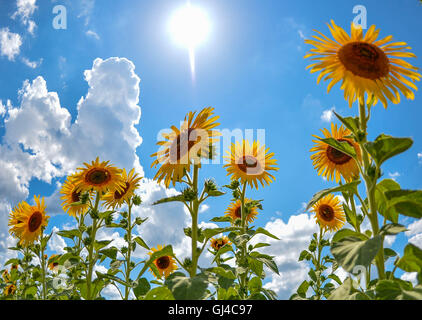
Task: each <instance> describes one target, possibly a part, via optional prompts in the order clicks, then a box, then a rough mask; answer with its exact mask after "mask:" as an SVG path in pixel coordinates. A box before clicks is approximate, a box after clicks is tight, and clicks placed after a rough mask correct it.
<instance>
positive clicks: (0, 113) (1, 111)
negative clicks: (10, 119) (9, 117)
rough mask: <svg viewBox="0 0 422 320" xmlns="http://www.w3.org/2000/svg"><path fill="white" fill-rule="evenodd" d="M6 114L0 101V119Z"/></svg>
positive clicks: (4, 107)
mask: <svg viewBox="0 0 422 320" xmlns="http://www.w3.org/2000/svg"><path fill="white" fill-rule="evenodd" d="M5 114H6V106H5V105H4V104H3V101H1V100H0V117H3V116H4V115H5Z"/></svg>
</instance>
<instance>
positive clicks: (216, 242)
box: [210, 236, 231, 251]
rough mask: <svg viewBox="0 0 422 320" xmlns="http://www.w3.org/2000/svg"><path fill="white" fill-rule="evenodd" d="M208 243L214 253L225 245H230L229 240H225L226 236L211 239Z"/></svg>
mask: <svg viewBox="0 0 422 320" xmlns="http://www.w3.org/2000/svg"><path fill="white" fill-rule="evenodd" d="M210 242H211V248H213V249H214V250H215V251H218V250H220V249H221V248H222V247H224V246H225V245H230V244H231V242H230V240H229V238H227V237H226V236H223V237H222V238H212V239H211V240H210Z"/></svg>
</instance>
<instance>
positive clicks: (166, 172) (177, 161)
mask: <svg viewBox="0 0 422 320" xmlns="http://www.w3.org/2000/svg"><path fill="white" fill-rule="evenodd" d="M195 115H196V112H189V113H188V114H187V115H186V117H185V120H184V122H183V123H182V125H181V128H180V130H179V129H178V128H176V127H175V126H172V127H171V129H172V132H170V133H163V138H164V141H159V142H158V143H157V145H159V146H161V150H160V151H158V152H157V153H154V154H152V155H151V157H156V159H155V160H154V162H153V163H152V166H151V167H156V166H157V165H159V164H161V167H160V169H159V170H158V172H157V174H156V175H155V177H154V179H155V180H157V182H158V183H160V182H161V181H164V184H165V185H166V186H167V187H169V185H170V182H172V183H173V186H174V185H175V184H176V182H179V181H180V180H181V179H182V177H183V176H184V175H185V172H189V171H190V167H191V163H192V162H194V163H195V164H198V165H200V159H201V158H208V157H210V152H211V149H212V145H213V144H214V142H215V141H216V139H217V136H219V135H220V133H219V132H217V131H216V130H212V129H214V128H215V127H217V126H218V125H219V123H217V122H216V121H217V120H218V118H219V116H213V115H214V108H211V107H208V108H205V109H203V110H202V111H201V112H200V113H198V115H197V116H195Z"/></svg>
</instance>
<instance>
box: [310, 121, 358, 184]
mask: <svg viewBox="0 0 422 320" xmlns="http://www.w3.org/2000/svg"><path fill="white" fill-rule="evenodd" d="M321 131H322V133H323V134H324V137H325V138H334V139H336V140H337V141H339V142H347V143H348V144H349V145H351V146H353V148H354V149H355V151H356V155H357V157H358V159H361V150H360V147H359V145H358V144H357V143H356V142H355V141H354V140H352V139H350V138H348V136H349V135H351V134H352V133H351V132H350V130H349V129H347V128H344V127H343V126H340V128H338V129H337V125H334V124H333V123H332V124H331V133H330V132H329V131H328V130H327V129H323V130H321ZM314 137H315V138H317V139H321V138H320V137H318V136H316V135H314ZM313 142H315V146H314V147H313V148H312V149H311V150H310V151H311V152H315V153H314V154H312V155H311V159H312V160H313V165H314V167H315V169H316V170H318V175H323V176H325V177H326V178H327V179H328V180H334V178H335V180H336V182H339V181H340V177H341V176H343V178H344V180H346V181H347V182H349V181H351V180H353V178H354V177H356V176H358V175H359V168H358V165H357V163H356V161H355V159H353V158H352V157H350V156H348V155H347V154H344V153H343V152H341V151H339V150H337V149H335V148H333V147H331V146H329V145H328V144H326V143H325V142H323V141H320V140H313Z"/></svg>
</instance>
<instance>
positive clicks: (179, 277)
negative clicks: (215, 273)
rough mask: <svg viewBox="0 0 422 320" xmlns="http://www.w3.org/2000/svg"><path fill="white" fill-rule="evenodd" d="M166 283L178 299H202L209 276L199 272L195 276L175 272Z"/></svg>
mask: <svg viewBox="0 0 422 320" xmlns="http://www.w3.org/2000/svg"><path fill="white" fill-rule="evenodd" d="M165 283H166V285H167V287H168V288H169V289H170V291H171V292H172V293H173V296H174V298H175V299H176V300H201V299H203V298H204V297H205V294H206V291H207V288H208V284H209V282H208V278H207V277H206V276H205V275H203V274H199V275H197V276H195V277H193V278H188V277H186V276H185V275H184V274H183V273H181V272H175V273H173V274H171V275H170V276H169V277H168V278H167V279H166V282H165Z"/></svg>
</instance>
